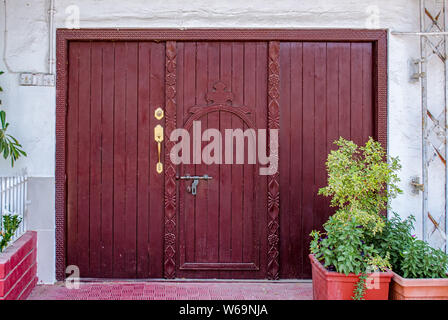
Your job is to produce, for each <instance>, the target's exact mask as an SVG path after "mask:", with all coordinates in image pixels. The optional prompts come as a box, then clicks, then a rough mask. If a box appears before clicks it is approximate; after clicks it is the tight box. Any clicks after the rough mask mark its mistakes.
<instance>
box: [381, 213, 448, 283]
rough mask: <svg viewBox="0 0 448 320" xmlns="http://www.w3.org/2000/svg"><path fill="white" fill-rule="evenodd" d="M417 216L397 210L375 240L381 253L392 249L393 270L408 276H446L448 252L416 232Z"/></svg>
mask: <svg viewBox="0 0 448 320" xmlns="http://www.w3.org/2000/svg"><path fill="white" fill-rule="evenodd" d="M414 223H415V218H414V216H409V217H408V218H407V219H405V220H401V219H400V217H399V216H398V215H397V214H396V213H394V214H393V216H392V217H390V218H389V220H387V221H386V225H385V227H384V230H383V233H382V234H381V235H380V236H378V237H375V238H374V240H373V243H374V245H375V247H376V248H378V249H379V251H380V254H385V253H389V254H390V257H391V258H390V262H391V264H392V268H393V270H394V271H395V272H396V273H398V274H399V275H401V276H403V277H405V278H446V277H447V275H446V273H447V272H448V255H447V254H445V253H444V252H443V251H441V250H436V249H433V248H432V247H431V246H430V245H429V244H427V243H426V242H424V241H421V240H417V239H415V237H414V236H413V235H412V232H413V230H414Z"/></svg>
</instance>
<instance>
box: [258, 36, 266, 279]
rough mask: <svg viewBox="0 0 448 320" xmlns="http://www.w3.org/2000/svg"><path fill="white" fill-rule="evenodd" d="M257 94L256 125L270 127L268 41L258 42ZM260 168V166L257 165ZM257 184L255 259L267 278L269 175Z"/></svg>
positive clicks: (259, 178)
mask: <svg viewBox="0 0 448 320" xmlns="http://www.w3.org/2000/svg"><path fill="white" fill-rule="evenodd" d="M256 82H257V96H256V99H257V100H256V101H257V103H256V116H255V122H256V125H255V126H256V127H257V128H261V129H267V127H268V99H267V92H268V43H267V42H259V43H257V78H256ZM257 167H258V168H259V166H257ZM255 174H256V175H257V177H258V179H257V183H256V186H255V193H256V196H257V198H256V205H255V208H256V220H257V231H258V234H257V239H256V240H257V252H256V259H255V261H256V262H258V267H259V268H260V272H259V277H261V278H265V276H266V268H267V254H266V252H267V243H268V231H267V219H268V218H267V217H268V215H267V206H266V204H267V203H268V198H267V196H268V190H267V181H268V178H267V176H261V175H259V172H256V173H255Z"/></svg>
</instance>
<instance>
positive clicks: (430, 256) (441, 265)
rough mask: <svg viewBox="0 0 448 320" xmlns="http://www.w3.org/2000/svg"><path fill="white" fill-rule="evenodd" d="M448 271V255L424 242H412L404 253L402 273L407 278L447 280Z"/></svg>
mask: <svg viewBox="0 0 448 320" xmlns="http://www.w3.org/2000/svg"><path fill="white" fill-rule="evenodd" d="M447 271H448V255H447V254H445V252H443V251H442V250H436V249H434V248H431V247H430V246H429V245H428V244H427V243H426V242H424V241H421V240H414V241H412V242H411V244H410V245H409V247H408V248H407V249H406V251H404V252H403V260H402V262H401V273H402V275H403V277H405V278H446V277H447V275H446V273H447Z"/></svg>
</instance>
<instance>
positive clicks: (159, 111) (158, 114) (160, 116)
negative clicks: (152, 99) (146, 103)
mask: <svg viewBox="0 0 448 320" xmlns="http://www.w3.org/2000/svg"><path fill="white" fill-rule="evenodd" d="M163 116H164V112H163V109H162V108H160V107H159V108H157V109H156V111H155V112H154V117H155V118H156V119H157V120H162V119H163Z"/></svg>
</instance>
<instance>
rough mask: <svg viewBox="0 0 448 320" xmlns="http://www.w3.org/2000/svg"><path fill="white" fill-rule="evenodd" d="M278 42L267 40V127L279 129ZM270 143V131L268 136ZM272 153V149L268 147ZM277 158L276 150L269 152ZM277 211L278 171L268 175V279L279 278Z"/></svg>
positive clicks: (278, 194) (278, 195) (278, 199)
mask: <svg viewBox="0 0 448 320" xmlns="http://www.w3.org/2000/svg"><path fill="white" fill-rule="evenodd" d="M279 54H280V42H278V41H271V42H269V62H268V69H269V71H268V72H269V73H268V95H269V97H268V129H269V131H271V130H272V129H276V130H278V129H280V110H279V107H280V104H279V98H280V62H279ZM268 139H269V140H268V144H267V145H268V146H269V145H270V143H269V141H270V133H269V138H268ZM277 150H278V149H277ZM269 152H270V153H272V152H273V150H271V149H269ZM271 156H274V157H277V158H278V152H276V154H271ZM279 213H280V184H279V172H278V170H277V172H275V173H274V174H271V175H269V176H268V260H267V263H268V265H267V278H268V279H270V280H277V279H279V270H280V262H279V257H280V252H279V231H280V224H279Z"/></svg>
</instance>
